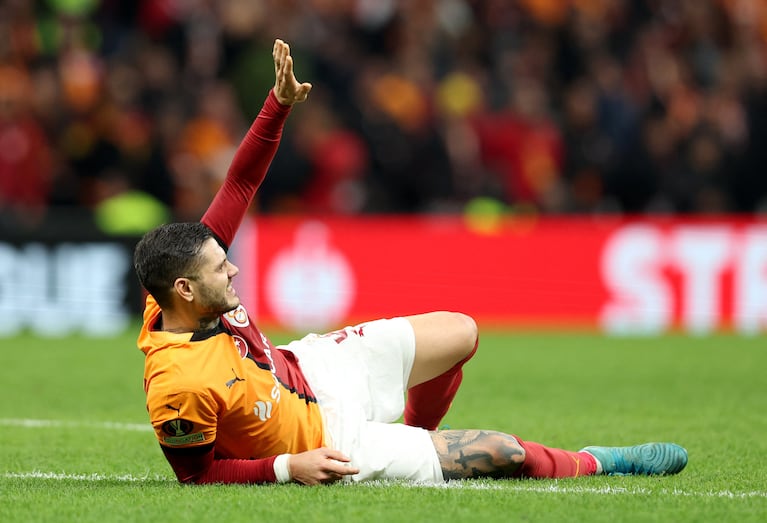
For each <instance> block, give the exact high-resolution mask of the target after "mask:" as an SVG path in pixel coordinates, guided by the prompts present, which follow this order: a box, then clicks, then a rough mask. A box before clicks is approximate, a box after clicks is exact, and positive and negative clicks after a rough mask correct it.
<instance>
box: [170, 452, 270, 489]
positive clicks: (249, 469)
mask: <svg viewBox="0 0 767 523" xmlns="http://www.w3.org/2000/svg"><path fill="white" fill-rule="evenodd" d="M162 450H163V453H164V454H165V457H166V459H167V460H168V463H169V464H170V466H171V468H172V469H173V472H174V473H175V474H176V477H177V478H178V480H179V481H180V482H181V483H195V484H198V485H203V484H210V483H276V482H277V481H278V479H277V475H276V474H275V470H274V463H275V459H276V456H272V457H269V458H263V459H215V458H214V451H213V449H212V448H206V449H195V448H191V449H169V448H166V447H162ZM283 480H284V479H283Z"/></svg>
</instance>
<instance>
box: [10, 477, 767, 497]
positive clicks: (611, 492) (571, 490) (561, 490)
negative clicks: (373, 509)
mask: <svg viewBox="0 0 767 523" xmlns="http://www.w3.org/2000/svg"><path fill="white" fill-rule="evenodd" d="M0 478H3V479H43V480H56V481H88V482H126V483H136V482H141V481H161V482H168V483H175V482H176V480H175V479H174V478H171V477H168V476H162V475H159V474H153V475H149V474H147V475H144V476H136V475H133V474H98V473H91V474H67V473H64V472H42V471H32V472H4V473H1V474H0ZM524 483H525V484H521V485H513V484H510V483H508V482H499V483H487V482H484V481H476V482H475V481H471V480H469V481H451V482H448V483H444V484H439V485H427V484H420V483H407V482H401V481H371V482H368V483H344V485H345V486H346V487H349V488H360V487H367V488H385V487H390V486H405V487H411V488H446V489H468V490H499V491H504V492H509V491H513V492H533V493H539V494H576V495H584V494H588V495H597V496H652V495H656V496H680V497H693V498H726V499H747V498H767V492H764V491H748V492H733V491H731V490H720V491H713V490H709V491H688V490H680V489H665V488H659V489H650V488H643V487H636V488H624V487H612V486H605V487H578V486H573V487H563V486H561V485H531V484H527V482H524Z"/></svg>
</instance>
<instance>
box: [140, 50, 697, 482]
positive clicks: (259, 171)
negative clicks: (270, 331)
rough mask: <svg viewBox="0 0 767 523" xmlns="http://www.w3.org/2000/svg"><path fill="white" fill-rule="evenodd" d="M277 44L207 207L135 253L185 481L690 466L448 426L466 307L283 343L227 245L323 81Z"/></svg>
mask: <svg viewBox="0 0 767 523" xmlns="http://www.w3.org/2000/svg"><path fill="white" fill-rule="evenodd" d="M273 57H274V67H275V74H276V80H275V85H274V88H273V89H271V90H270V91H269V94H268V96H267V98H266V101H265V103H264V106H263V108H262V109H261V111H260V113H259V114H258V116H257V117H256V119H255V121H254V123H253V125H252V126H251V128H250V130H249V131H248V133H247V135H246V136H245V138H244V139H243V141H242V143H241V145H240V147H239V148H238V150H237V153H236V155H235V157H234V159H233V161H232V165H231V167H230V168H229V172H228V173H227V177H226V180H225V181H224V183H223V185H222V187H221V188H220V190H219V191H218V193H217V194H216V196H215V197H214V199H213V202H212V203H211V205H210V207H209V208H208V210H207V212H206V213H205V215H204V216H203V217H202V219H201V221H200V222H195V223H172V224H166V225H162V226H160V227H158V228H157V229H155V230H153V231H150V232H149V233H147V234H146V235H145V236H144V238H142V240H141V241H140V242H139V244H138V245H137V247H136V250H135V254H134V264H135V269H136V273H137V274H138V277H139V280H140V281H141V283H142V285H143V286H144V288H145V289H146V290H147V292H148V294H149V296H148V297H147V300H146V309H145V312H144V324H143V327H142V329H141V333H140V335H139V338H138V346H139V348H140V349H141V350H142V351H143V352H144V354H145V355H146V361H145V371H144V389H145V392H146V397H147V408H148V410H149V416H150V418H151V422H152V425H153V427H154V429H155V433H156V435H157V438H158V440H159V443H160V446H161V447H162V450H163V452H164V454H165V456H166V458H167V459H168V462H169V463H170V465H171V467H172V468H173V470H174V472H175V473H176V476H177V477H178V479H179V480H180V481H181V482H184V483H186V482H192V483H265V482H287V481H295V482H298V483H303V484H306V485H314V484H318V483H332V482H334V481H338V480H340V479H345V480H349V481H365V480H372V479H404V480H413V481H418V482H432V483H436V482H442V481H447V480H452V479H464V478H483V477H488V478H523V477H524V478H564V477H575V476H585V475H590V474H675V473H677V472H679V471H681V470H682V469H683V468H684V467H685V465H686V464H687V452H686V451H685V450H684V449H683V448H682V447H680V446H678V445H675V444H672V443H646V444H643V445H637V446H633V447H586V448H584V449H582V450H581V451H579V452H571V451H567V450H562V449H555V448H550V447H545V446H543V445H541V444H538V443H533V442H530V441H523V440H522V439H520V438H519V437H517V436H514V435H510V434H504V433H501V432H497V431H492V430H436V429H437V426H438V424H439V422H440V420H441V419H442V417H443V416H444V415H445V413H446V412H447V410H448V408H449V406H450V403H451V401H452V400H453V398H454V396H455V394H456V391H457V390H458V387H459V385H460V383H461V378H462V370H461V369H462V366H463V364H464V363H466V361H468V360H469V358H471V357H472V356H473V355H474V353H475V352H476V350H477V345H478V337H477V326H476V323H475V322H474V320H473V319H472V318H470V317H469V316H467V315H465V314H461V313H456V312H446V311H437V312H429V313H425V314H419V315H415V316H404V317H398V318H393V319H381V320H376V321H371V322H368V323H363V324H360V325H356V326H354V327H346V328H344V329H341V330H339V331H336V332H331V333H327V334H322V335H317V334H309V335H307V336H306V337H304V338H303V339H301V340H297V341H294V342H292V343H290V344H288V345H285V346H280V347H275V346H274V345H273V344H272V343H271V342H270V341H269V340H268V339H267V338H266V336H264V335H263V334H262V333H261V332H260V331H259V330H258V328H257V327H256V325H255V324H254V323H253V321H252V320H251V318H250V317H249V316H248V313H247V311H246V310H245V308H244V307H243V306H242V304H241V303H240V299H239V297H238V296H237V293H236V291H235V290H234V288H233V287H232V279H233V278H234V277H235V276H236V275H237V273H238V272H239V269H238V268H237V267H236V266H235V265H234V264H232V262H231V261H230V260H229V259H228V258H227V249H228V247H229V246H230V245H231V244H232V241H233V240H234V237H235V234H236V232H237V229H238V228H239V226H240V224H241V222H242V220H243V218H244V216H245V214H246V212H247V209H248V207H249V205H250V203H251V201H252V199H253V198H254V196H255V194H256V190H257V189H258V186H259V184H260V183H261V181H262V180H263V179H264V177H265V175H266V172H267V169H268V167H269V164H270V163H271V161H272V158H273V157H274V155H275V153H276V151H277V147H278V144H279V141H280V138H281V135H282V128H283V124H284V122H285V120H286V118H287V116H288V114H289V113H290V110H291V106H292V105H293V104H295V103H297V102H302V101H304V100H306V98H307V95H308V94H309V91H310V90H311V85H310V84H308V83H299V82H298V81H297V80H296V78H295V75H294V73H293V61H292V58H291V55H290V48H289V47H288V45H287V44H286V43H284V42H282V41H281V40H276V41H275V43H274V49H273ZM393 255H401V256H407V253H393ZM406 298H407V297H406V296H403V300H404V299H406ZM405 394H407V402H405V400H404V398H405ZM403 414H404V423H394V421H395V420H398V419H399V418H400V416H402V415H403Z"/></svg>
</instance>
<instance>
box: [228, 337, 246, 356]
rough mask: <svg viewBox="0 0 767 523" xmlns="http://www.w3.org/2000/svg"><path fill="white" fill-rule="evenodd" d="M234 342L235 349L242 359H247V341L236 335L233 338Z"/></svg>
mask: <svg viewBox="0 0 767 523" xmlns="http://www.w3.org/2000/svg"><path fill="white" fill-rule="evenodd" d="M232 340H233V341H234V348H235V349H237V352H239V353H240V358H242V359H245V357H246V356H247V355H248V342H247V341H245V338H243V337H242V336H237V335H236V334H235V335H234V336H232Z"/></svg>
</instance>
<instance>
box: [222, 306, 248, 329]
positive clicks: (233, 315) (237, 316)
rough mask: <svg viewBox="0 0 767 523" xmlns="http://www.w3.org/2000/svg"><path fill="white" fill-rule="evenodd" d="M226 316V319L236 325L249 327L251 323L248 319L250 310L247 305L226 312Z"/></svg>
mask: <svg viewBox="0 0 767 523" xmlns="http://www.w3.org/2000/svg"><path fill="white" fill-rule="evenodd" d="M224 318H226V321H228V322H229V323H231V324H232V325H234V326H235V327H247V326H248V325H250V320H249V319H248V311H246V310H245V307H243V306H242V305H240V306H238V307H237V308H236V309H234V310H233V311H229V312H227V313H226V314H224Z"/></svg>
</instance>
